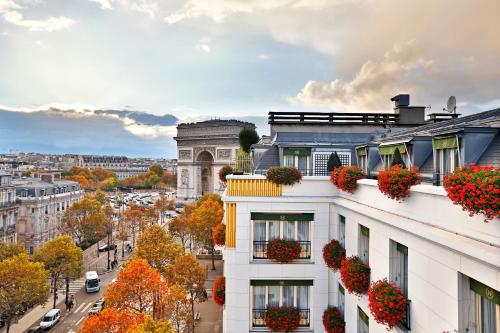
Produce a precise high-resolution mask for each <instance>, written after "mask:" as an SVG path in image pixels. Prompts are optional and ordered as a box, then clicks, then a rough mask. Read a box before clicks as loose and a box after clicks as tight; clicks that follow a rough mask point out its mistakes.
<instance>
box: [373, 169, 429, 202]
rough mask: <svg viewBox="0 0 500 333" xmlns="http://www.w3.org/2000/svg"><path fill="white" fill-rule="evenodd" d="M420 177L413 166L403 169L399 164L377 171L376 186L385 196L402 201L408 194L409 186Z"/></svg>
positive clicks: (417, 182)
mask: <svg viewBox="0 0 500 333" xmlns="http://www.w3.org/2000/svg"><path fill="white" fill-rule="evenodd" d="M421 181H422V178H421V177H420V175H419V174H418V173H417V170H416V169H415V168H411V169H405V168H402V167H401V166H400V165H399V164H396V165H395V166H392V167H390V168H388V169H386V170H383V171H380V172H379V173H378V188H379V190H380V192H382V193H383V194H384V195H385V196H387V197H389V198H391V199H394V200H398V201H402V200H404V199H405V198H406V197H408V195H410V188H411V187H412V186H413V185H416V184H419V183H420V182H421Z"/></svg>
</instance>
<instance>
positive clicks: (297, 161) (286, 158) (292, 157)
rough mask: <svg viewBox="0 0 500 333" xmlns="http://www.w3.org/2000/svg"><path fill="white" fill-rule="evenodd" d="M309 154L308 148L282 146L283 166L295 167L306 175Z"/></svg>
mask: <svg viewBox="0 0 500 333" xmlns="http://www.w3.org/2000/svg"><path fill="white" fill-rule="evenodd" d="M310 156H311V149H310V148H283V166H287V167H295V168H297V169H298V170H299V171H300V172H302V173H303V174H304V175H307V172H308V171H309V160H310Z"/></svg>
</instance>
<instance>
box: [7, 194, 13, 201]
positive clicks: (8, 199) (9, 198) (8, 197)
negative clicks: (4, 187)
mask: <svg viewBox="0 0 500 333" xmlns="http://www.w3.org/2000/svg"><path fill="white" fill-rule="evenodd" d="M7 202H8V203H11V202H12V192H8V193H7Z"/></svg>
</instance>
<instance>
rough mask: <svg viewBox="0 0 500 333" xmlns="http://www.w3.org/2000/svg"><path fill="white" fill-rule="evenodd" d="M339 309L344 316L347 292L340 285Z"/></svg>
mask: <svg viewBox="0 0 500 333" xmlns="http://www.w3.org/2000/svg"><path fill="white" fill-rule="evenodd" d="M338 308H339V310H340V312H341V313H342V315H344V310H345V290H344V287H342V285H341V284H340V283H339V299H338Z"/></svg>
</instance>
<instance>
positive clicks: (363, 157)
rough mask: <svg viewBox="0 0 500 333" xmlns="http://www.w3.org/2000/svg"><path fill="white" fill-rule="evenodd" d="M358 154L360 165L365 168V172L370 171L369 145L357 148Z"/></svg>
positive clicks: (362, 168)
mask: <svg viewBox="0 0 500 333" xmlns="http://www.w3.org/2000/svg"><path fill="white" fill-rule="evenodd" d="M356 155H357V156H358V167H360V168H361V170H363V172H364V173H368V163H367V161H368V159H367V155H368V148H367V147H359V148H357V149H356Z"/></svg>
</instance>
